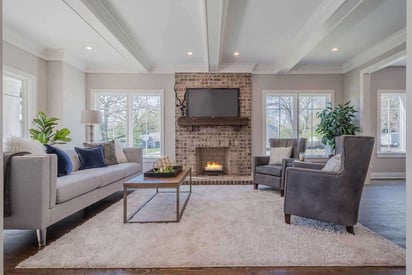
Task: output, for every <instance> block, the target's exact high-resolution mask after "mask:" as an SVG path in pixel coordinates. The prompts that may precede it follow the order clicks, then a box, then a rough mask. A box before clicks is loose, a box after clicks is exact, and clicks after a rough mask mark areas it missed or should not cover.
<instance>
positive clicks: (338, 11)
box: [273, 0, 363, 74]
mask: <svg viewBox="0 0 412 275" xmlns="http://www.w3.org/2000/svg"><path fill="white" fill-rule="evenodd" d="M362 2H363V0H324V1H323V2H322V4H321V5H320V6H319V7H318V8H317V10H316V11H315V12H314V13H313V14H312V16H311V17H310V18H309V20H308V21H307V22H306V23H305V25H304V26H303V27H302V28H301V29H300V31H299V32H298V33H297V35H296V36H295V39H294V40H293V41H292V43H291V44H290V45H291V46H290V47H288V49H285V51H284V53H283V54H282V56H283V58H282V59H281V60H279V62H277V63H276V64H275V65H274V67H273V73H275V74H277V73H288V72H289V71H290V70H291V69H292V68H293V67H294V66H295V65H296V64H298V63H299V62H300V60H302V58H304V57H305V56H306V55H307V54H308V53H309V52H310V51H311V50H312V49H313V48H314V47H315V46H316V45H317V44H318V43H319V42H320V41H321V40H322V39H323V38H325V37H326V35H328V34H329V33H330V32H331V31H332V30H333V29H334V28H336V26H338V25H339V23H341V22H342V21H343V19H345V18H346V17H347V16H348V15H349V14H351V13H352V12H353V11H354V10H355V9H356V7H358V6H359V5H360V4H361V3H362Z"/></svg>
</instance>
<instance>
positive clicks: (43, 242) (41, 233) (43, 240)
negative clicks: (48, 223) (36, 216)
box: [36, 228, 47, 247]
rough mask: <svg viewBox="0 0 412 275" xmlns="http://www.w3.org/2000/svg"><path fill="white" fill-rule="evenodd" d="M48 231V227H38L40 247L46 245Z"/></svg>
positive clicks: (37, 234)
mask: <svg viewBox="0 0 412 275" xmlns="http://www.w3.org/2000/svg"><path fill="white" fill-rule="evenodd" d="M46 233H47V229H46V228H43V229H36V236H37V243H38V245H39V247H42V246H45V245H46Z"/></svg>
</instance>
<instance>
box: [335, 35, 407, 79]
mask: <svg viewBox="0 0 412 275" xmlns="http://www.w3.org/2000/svg"><path fill="white" fill-rule="evenodd" d="M405 43H406V29H402V30H400V31H398V32H396V33H394V34H392V35H391V36H389V37H387V38H386V39H385V40H382V41H381V42H379V43H378V44H376V45H374V46H373V47H371V48H369V49H367V50H366V51H364V52H362V53H360V54H358V55H356V56H354V57H353V58H352V59H350V60H348V61H346V62H345V63H343V65H342V68H343V73H347V72H349V71H351V70H352V69H355V68H357V67H359V66H361V65H363V64H365V63H366V62H368V61H370V60H372V59H374V58H376V57H379V56H381V55H382V54H384V53H387V52H389V51H390V50H392V49H394V48H396V47H399V46H401V45H402V44H405Z"/></svg>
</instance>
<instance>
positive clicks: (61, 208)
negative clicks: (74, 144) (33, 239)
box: [4, 148, 143, 246]
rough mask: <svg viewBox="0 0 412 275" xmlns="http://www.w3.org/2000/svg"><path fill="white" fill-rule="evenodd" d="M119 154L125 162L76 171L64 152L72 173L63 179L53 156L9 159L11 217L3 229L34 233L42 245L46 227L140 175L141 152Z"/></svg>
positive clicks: (129, 150) (73, 155) (73, 158)
mask: <svg viewBox="0 0 412 275" xmlns="http://www.w3.org/2000/svg"><path fill="white" fill-rule="evenodd" d="M123 151H124V153H125V155H126V157H127V160H128V162H125V163H119V164H116V165H111V166H107V167H103V168H94V169H86V170H79V167H80V161H79V158H78V156H77V153H76V152H75V151H74V150H66V153H68V155H69V156H70V159H71V161H72V164H73V172H72V173H71V174H70V175H67V176H64V177H57V157H56V155H54V154H50V155H25V156H15V157H13V159H12V162H11V173H10V188H11V192H10V199H11V216H9V217H5V218H4V229H35V230H36V233H37V239H38V242H39V246H41V245H45V244H46V229H47V227H48V226H50V225H52V224H54V223H56V222H58V221H60V220H62V219H64V218H66V217H67V216H69V215H71V214H73V213H75V212H77V211H79V210H82V209H83V208H85V207H87V206H89V205H91V204H93V203H95V202H97V201H99V200H101V199H103V198H105V197H107V196H108V195H110V194H112V193H113V192H115V191H118V190H120V189H121V188H122V183H124V182H125V181H126V180H127V179H130V178H132V177H135V176H137V175H139V174H141V173H142V169H143V153H142V149H141V148H124V149H123Z"/></svg>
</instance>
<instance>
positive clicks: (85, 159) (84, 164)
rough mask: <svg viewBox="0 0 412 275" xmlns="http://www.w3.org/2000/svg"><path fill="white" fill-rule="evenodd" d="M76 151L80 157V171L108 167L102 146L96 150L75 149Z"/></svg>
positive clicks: (95, 148)
mask: <svg viewBox="0 0 412 275" xmlns="http://www.w3.org/2000/svg"><path fill="white" fill-rule="evenodd" d="M74 150H75V151H76V152H77V154H78V155H79V159H80V170H83V169H91V168H99V167H106V166H107V164H106V161H105V159H104V154H103V146H102V145H98V146H96V147H94V148H79V147H74Z"/></svg>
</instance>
